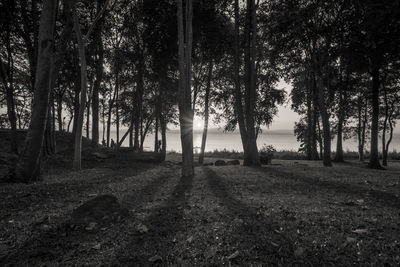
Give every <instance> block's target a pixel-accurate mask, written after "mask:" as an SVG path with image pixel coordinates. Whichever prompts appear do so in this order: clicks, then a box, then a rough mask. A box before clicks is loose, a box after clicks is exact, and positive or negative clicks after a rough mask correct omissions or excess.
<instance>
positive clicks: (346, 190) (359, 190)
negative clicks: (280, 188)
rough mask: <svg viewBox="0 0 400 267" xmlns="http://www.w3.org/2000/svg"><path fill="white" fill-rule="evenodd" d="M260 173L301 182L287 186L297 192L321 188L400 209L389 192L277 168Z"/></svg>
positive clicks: (399, 202)
mask: <svg viewBox="0 0 400 267" xmlns="http://www.w3.org/2000/svg"><path fill="white" fill-rule="evenodd" d="M260 171H261V172H264V173H268V174H274V175H277V176H279V177H280V178H282V179H289V180H294V181H298V182H301V183H302V184H303V185H302V184H293V185H288V186H290V187H292V188H294V189H296V190H299V191H300V192H303V193H309V191H310V186H312V187H314V188H315V187H316V189H315V190H318V189H317V188H323V189H326V190H330V191H333V192H335V193H343V194H348V195H352V196H354V197H355V198H365V197H367V198H369V199H372V200H373V202H374V203H375V202H377V203H380V204H381V205H384V206H389V207H392V208H399V207H400V198H399V197H397V196H396V195H395V194H393V193H390V192H385V191H381V190H376V189H372V188H366V187H363V186H358V185H355V184H352V183H343V182H340V181H321V180H320V179H319V178H317V177H306V176H304V175H301V174H297V173H296V174H293V173H289V172H286V171H284V170H279V169H278V168H260Z"/></svg>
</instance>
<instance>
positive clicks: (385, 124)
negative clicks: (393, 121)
mask: <svg viewBox="0 0 400 267" xmlns="http://www.w3.org/2000/svg"><path fill="white" fill-rule="evenodd" d="M383 90H384V102H385V119H384V121H383V129H382V165H383V166H387V151H386V130H387V126H388V125H387V124H388V119H389V105H388V99H387V90H385V88H383Z"/></svg>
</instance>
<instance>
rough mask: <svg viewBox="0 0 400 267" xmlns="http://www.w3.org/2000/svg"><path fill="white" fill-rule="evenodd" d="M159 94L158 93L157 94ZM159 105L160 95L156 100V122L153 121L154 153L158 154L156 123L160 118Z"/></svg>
mask: <svg viewBox="0 0 400 267" xmlns="http://www.w3.org/2000/svg"><path fill="white" fill-rule="evenodd" d="M160 90H161V88H160ZM159 94H160V93H159ZM160 104H161V99H160V95H158V96H157V99H156V106H155V109H156V112H155V113H156V121H155V127H154V152H158V121H159V117H160Z"/></svg>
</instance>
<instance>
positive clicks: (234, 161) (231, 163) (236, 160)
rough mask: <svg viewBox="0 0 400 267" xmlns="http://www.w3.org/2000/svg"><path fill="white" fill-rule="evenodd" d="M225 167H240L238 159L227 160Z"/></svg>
mask: <svg viewBox="0 0 400 267" xmlns="http://www.w3.org/2000/svg"><path fill="white" fill-rule="evenodd" d="M226 165H240V161H239V160H238V159H235V160H229V161H227V162H226Z"/></svg>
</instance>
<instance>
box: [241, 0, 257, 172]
mask: <svg viewBox="0 0 400 267" xmlns="http://www.w3.org/2000/svg"><path fill="white" fill-rule="evenodd" d="M247 20H248V22H247V23H248V26H247V27H246V28H247V36H246V38H247V43H248V45H247V47H246V50H248V51H247V53H246V54H245V56H246V59H245V60H246V65H245V69H246V79H247V81H246V82H247V86H246V130H247V142H246V143H247V152H248V153H247V156H245V157H244V161H243V165H245V166H259V165H261V164H260V158H259V155H258V149H257V139H256V132H255V121H254V114H255V106H256V94H257V88H256V87H257V82H256V79H257V73H256V71H257V70H256V63H255V61H256V36H257V29H256V27H257V23H256V5H255V0H247Z"/></svg>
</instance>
